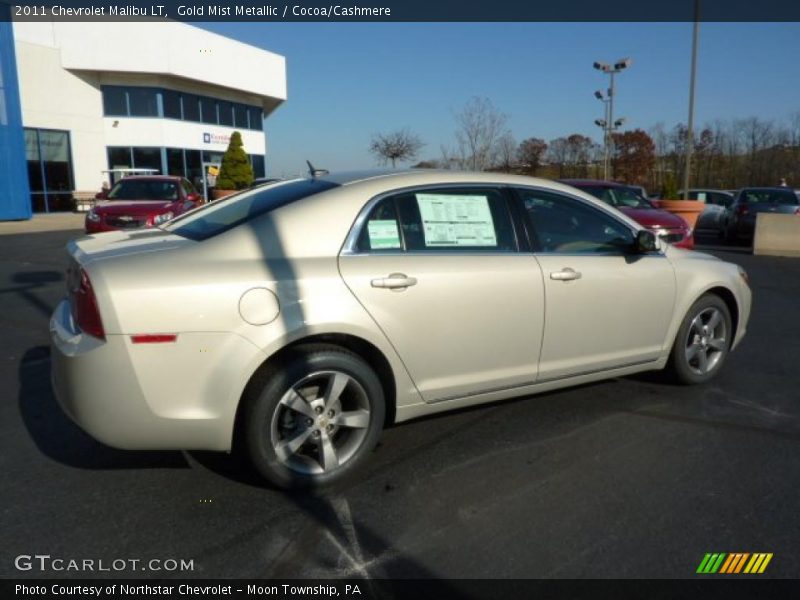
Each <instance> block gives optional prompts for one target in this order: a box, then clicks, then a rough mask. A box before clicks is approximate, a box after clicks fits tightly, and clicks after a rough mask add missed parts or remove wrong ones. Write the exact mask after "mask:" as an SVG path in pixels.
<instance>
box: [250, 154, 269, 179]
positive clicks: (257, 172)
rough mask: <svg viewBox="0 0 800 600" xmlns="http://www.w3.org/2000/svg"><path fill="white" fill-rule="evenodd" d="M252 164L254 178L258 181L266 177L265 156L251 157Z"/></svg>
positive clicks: (252, 155)
mask: <svg viewBox="0 0 800 600" xmlns="http://www.w3.org/2000/svg"><path fill="white" fill-rule="evenodd" d="M250 162H251V163H252V165H253V177H255V178H256V179H257V178H259V177H266V172H265V170H264V156H263V155H261V154H251V155H250Z"/></svg>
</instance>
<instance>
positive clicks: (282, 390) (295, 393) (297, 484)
mask: <svg viewBox="0 0 800 600" xmlns="http://www.w3.org/2000/svg"><path fill="white" fill-rule="evenodd" d="M249 388H250V389H249V390H248V394H247V396H248V397H246V398H245V401H246V403H247V404H246V406H245V409H246V413H245V419H246V420H245V441H246V445H247V450H248V454H249V456H250V459H251V461H252V463H253V465H254V466H255V468H256V469H257V470H258V471H259V472H260V473H261V474H262V475H263V476H264V477H265V478H267V479H268V480H269V481H271V482H272V483H273V484H275V485H277V486H278V487H281V488H286V489H288V488H307V487H318V486H322V485H327V484H331V483H334V482H335V481H338V480H340V479H342V478H343V477H345V476H346V475H348V474H350V473H351V472H352V471H353V470H354V469H355V468H356V467H357V466H358V465H359V464H360V463H361V462H362V461H363V460H364V458H365V457H366V456H367V455H368V454H369V452H370V451H371V450H372V449H373V448H374V446H375V444H376V443H377V441H378V437H379V436H380V433H381V430H382V428H383V422H384V415H385V410H386V409H385V402H384V394H383V388H382V386H381V382H380V380H379V379H378V377H377V375H376V374H375V372H374V371H373V370H372V369H371V368H370V366H369V365H368V364H367V363H366V362H364V360H362V359H361V358H360V357H359V356H358V355H356V354H354V353H352V352H349V351H347V350H344V349H342V348H339V347H337V346H330V345H322V344H315V345H308V346H305V347H302V346H301V347H299V348H297V349H296V350H293V351H291V353H290V354H289V355H288V356H287V357H285V359H284V360H282V361H281V362H280V363H279V364H276V365H272V366H271V367H270V368H267V369H265V370H264V372H262V373H261V374H260V375H259V376H257V378H256V380H255V381H254V382H253V383H252V384H251V386H249Z"/></svg>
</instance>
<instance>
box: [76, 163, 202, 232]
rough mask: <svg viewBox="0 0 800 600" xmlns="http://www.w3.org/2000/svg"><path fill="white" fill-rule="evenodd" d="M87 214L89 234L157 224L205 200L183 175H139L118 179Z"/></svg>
mask: <svg viewBox="0 0 800 600" xmlns="http://www.w3.org/2000/svg"><path fill="white" fill-rule="evenodd" d="M97 199H98V202H97V204H96V205H95V206H94V208H92V209H91V210H90V211H89V212H88V213H87V214H86V233H99V232H101V231H116V230H119V229H139V228H144V227H156V226H158V225H160V224H161V223H165V222H167V221H169V220H170V219H172V218H173V217H176V216H178V215H180V214H182V213H185V212H186V211H188V210H191V209H193V208H195V207H197V206H200V204H201V203H202V197H201V196H200V194H198V193H197V191H196V190H195V189H194V186H192V184H191V183H189V181H188V180H187V179H184V178H183V177H173V176H169V175H137V176H131V177H125V178H124V179H121V180H120V181H118V182H117V183H116V184H115V185H114V187H112V188H111V189H110V190H109V191H108V192H106V193H101V194H98V195H97Z"/></svg>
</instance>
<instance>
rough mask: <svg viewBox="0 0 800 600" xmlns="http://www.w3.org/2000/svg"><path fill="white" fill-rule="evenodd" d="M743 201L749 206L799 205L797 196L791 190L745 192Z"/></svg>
mask: <svg viewBox="0 0 800 600" xmlns="http://www.w3.org/2000/svg"><path fill="white" fill-rule="evenodd" d="M742 196H743V197H742V200H743V201H744V202H746V203H747V204H797V203H798V198H797V194H795V193H794V192H792V191H791V190H787V191H782V190H777V191H772V190H753V191H747V192H743V194H742Z"/></svg>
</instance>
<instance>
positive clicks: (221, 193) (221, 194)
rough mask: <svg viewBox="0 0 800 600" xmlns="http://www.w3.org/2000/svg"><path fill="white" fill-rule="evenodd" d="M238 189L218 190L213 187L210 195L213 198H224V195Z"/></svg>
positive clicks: (228, 194)
mask: <svg viewBox="0 0 800 600" xmlns="http://www.w3.org/2000/svg"><path fill="white" fill-rule="evenodd" d="M238 191H239V190H220V189H217V188H214V189H213V191H212V192H211V197H212V198H214V200H219V199H220V198H224V197H225V196H230V195H231V194H235V193H236V192H238Z"/></svg>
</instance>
